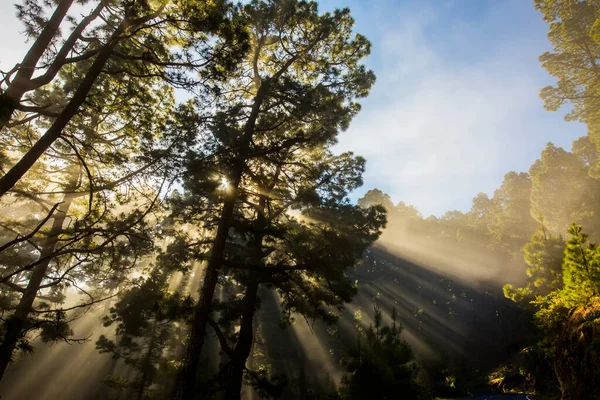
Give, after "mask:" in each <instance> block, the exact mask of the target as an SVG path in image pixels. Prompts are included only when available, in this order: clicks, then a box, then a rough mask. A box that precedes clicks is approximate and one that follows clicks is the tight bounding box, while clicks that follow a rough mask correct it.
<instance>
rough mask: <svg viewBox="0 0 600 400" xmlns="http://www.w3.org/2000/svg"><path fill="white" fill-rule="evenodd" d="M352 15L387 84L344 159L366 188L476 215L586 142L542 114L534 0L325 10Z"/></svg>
mask: <svg viewBox="0 0 600 400" xmlns="http://www.w3.org/2000/svg"><path fill="white" fill-rule="evenodd" d="M13 3H14V1H13V0H2V1H1V2H0V21H1V22H2V23H1V25H0V35H1V37H2V48H1V51H0V69H2V70H7V69H10V68H11V67H12V66H13V65H14V63H15V62H18V61H19V60H20V59H21V58H22V57H23V54H24V51H25V50H26V48H27V45H26V44H25V43H24V37H23V36H22V35H20V34H19V32H20V31H22V30H23V29H22V27H21V25H20V23H19V22H18V21H17V19H16V17H15V12H14V7H13V6H12V4H13ZM320 4H321V10H322V11H326V10H331V9H333V8H335V7H349V8H350V9H351V10H352V14H353V16H354V18H355V19H356V31H357V32H361V33H363V34H365V35H366V36H367V37H368V38H369V39H370V40H371V42H372V43H373V52H372V56H371V58H370V59H369V61H368V64H369V66H370V67H371V68H372V69H373V70H374V71H375V73H376V74H377V78H378V79H377V83H376V85H375V87H374V89H373V90H372V92H371V95H370V96H369V98H367V99H366V100H364V101H363V102H362V103H363V111H362V112H361V114H360V115H359V116H358V117H357V118H356V119H355V120H354V122H353V124H352V125H351V127H350V129H349V130H348V131H347V132H345V133H343V134H342V136H341V138H340V143H339V145H338V147H337V150H338V151H346V150H352V151H354V152H355V153H357V154H360V155H363V156H365V157H366V158H367V161H368V163H367V172H366V175H365V179H364V181H365V186H364V187H363V188H361V189H360V190H359V191H357V192H356V193H355V194H354V197H355V198H358V197H359V196H360V195H362V194H363V193H364V192H365V191H367V190H368V189H371V188H374V187H377V188H380V189H381V190H383V191H385V192H387V193H389V194H390V195H391V196H392V199H393V200H394V202H398V201H405V202H406V203H410V204H414V205H415V206H417V208H419V210H421V211H422V212H423V214H425V215H428V214H432V213H433V214H436V215H441V214H443V213H444V212H445V211H446V210H450V209H460V210H463V211H466V210H468V209H469V208H470V204H471V199H472V198H473V197H474V196H475V195H476V194H477V193H479V192H486V193H488V194H491V193H492V191H493V190H494V189H495V188H497V187H498V186H499V185H500V182H501V181H502V177H503V176H504V174H505V173H507V172H509V171H511V170H516V171H527V170H528V168H529V166H530V165H531V164H532V162H533V161H535V159H536V158H537V157H538V156H539V154H540V152H541V150H542V149H543V148H544V146H545V144H546V143H547V142H549V141H552V142H553V143H555V144H556V145H559V146H562V147H565V148H567V149H570V147H571V142H572V141H573V140H574V139H576V138H577V137H579V136H582V135H584V134H585V128H584V126H582V125H581V124H576V123H566V122H564V121H563V116H564V112H558V113H550V112H547V111H545V110H544V109H543V105H542V101H541V100H540V98H539V96H538V93H539V90H540V89H541V88H542V87H544V86H546V85H548V84H550V83H552V79H551V77H550V76H549V75H548V74H547V73H546V71H544V70H543V69H542V68H541V66H540V63H539V61H538V57H539V55H540V54H542V53H543V52H544V51H546V50H549V44H548V41H547V39H546V33H547V30H548V26H547V25H546V23H544V22H543V21H542V19H541V16H540V14H539V13H538V12H537V11H536V10H535V9H534V7H533V1H530V0H503V1H495V0H478V1H472V0H403V1H401V0H378V1H377V2H371V1H364V0H322V1H320Z"/></svg>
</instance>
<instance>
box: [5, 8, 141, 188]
mask: <svg viewBox="0 0 600 400" xmlns="http://www.w3.org/2000/svg"><path fill="white" fill-rule="evenodd" d="M130 22H131V21H129V20H128V19H127V18H126V19H124V20H123V21H122V22H121V23H120V24H119V26H118V27H117V29H116V30H115V32H113V34H112V36H111V38H110V40H109V42H108V43H107V44H106V45H104V47H103V48H102V50H100V52H99V53H98V56H97V57H96V59H95V60H94V62H93V63H92V66H91V67H90V69H89V71H88V72H87V74H86V75H85V78H83V80H82V81H81V83H80V84H79V87H78V88H77V91H76V92H75V94H74V95H73V98H72V99H71V100H70V101H69V103H68V104H67V106H66V107H65V109H64V110H63V111H62V112H61V113H60V114H59V116H58V117H57V118H56V119H55V120H54V123H53V124H52V126H50V128H48V130H47V131H46V133H44V134H43V135H42V137H40V139H39V140H38V141H37V142H36V143H35V144H34V145H33V147H31V149H29V151H28V152H27V153H25V155H24V156H23V157H22V158H21V159H20V160H19V162H17V163H16V164H15V165H14V166H13V167H12V168H11V169H10V170H9V171H8V172H7V173H6V174H5V175H4V176H3V177H2V178H0V197H1V196H3V195H4V194H5V193H6V192H8V191H9V190H10V189H12V187H13V186H14V185H15V184H16V183H17V182H18V181H19V179H21V177H22V176H23V175H25V173H26V172H27V171H29V168H31V167H32V166H33V164H35V162H36V161H37V160H38V159H39V158H40V157H41V156H42V154H44V152H45V151H46V150H48V148H49V147H50V146H51V145H52V144H53V143H54V142H55V141H56V139H58V138H59V136H60V134H61V133H62V131H63V129H64V128H65V127H66V126H67V124H68V123H69V122H70V121H71V119H72V118H73V116H74V115H75V114H76V113H77V111H78V110H79V107H80V106H81V104H83V102H84V101H85V99H86V97H87V95H88V93H89V92H90V90H91V88H92V86H93V85H94V83H95V82H96V79H97V78H98V76H99V75H100V73H101V72H102V68H104V65H105V64H106V62H107V61H108V59H109V58H110V56H111V53H112V51H113V49H114V47H115V46H116V45H117V43H118V42H119V36H121V34H122V33H123V32H124V31H125V29H126V28H127V27H128V25H129V24H130Z"/></svg>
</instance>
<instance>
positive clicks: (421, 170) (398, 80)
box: [338, 13, 541, 215]
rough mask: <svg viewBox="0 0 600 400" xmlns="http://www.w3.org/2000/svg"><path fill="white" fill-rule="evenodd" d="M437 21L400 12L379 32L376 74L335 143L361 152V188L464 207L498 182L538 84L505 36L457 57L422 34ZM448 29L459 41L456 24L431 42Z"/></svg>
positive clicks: (431, 205)
mask: <svg viewBox="0 0 600 400" xmlns="http://www.w3.org/2000/svg"><path fill="white" fill-rule="evenodd" d="M438 22H439V20H438V19H436V18H435V17H432V16H431V14H429V13H427V14H426V15H425V16H424V17H423V16H421V17H420V16H415V15H404V16H403V17H402V18H400V22H399V24H398V26H397V27H394V28H391V29H390V27H389V26H388V27H387V28H386V29H385V33H384V34H383V35H382V37H381V38H377V39H376V40H377V42H376V43H380V45H379V46H378V47H379V48H377V46H376V47H375V51H374V53H375V56H379V59H378V60H377V61H376V62H375V63H374V65H373V68H374V69H375V72H376V73H377V76H378V80H377V83H376V85H375V87H374V89H373V90H372V93H371V95H370V96H369V98H368V99H367V100H366V101H364V102H363V103H364V104H363V111H362V112H361V114H359V116H358V117H357V118H356V119H355V121H354V122H353V123H352V125H351V127H350V129H349V130H348V131H347V132H345V133H343V134H342V136H341V138H340V142H339V145H338V149H339V150H344V151H346V150H353V151H355V152H356V153H358V154H361V155H363V156H365V157H366V158H367V172H366V175H365V190H366V189H369V188H371V187H379V188H381V189H382V190H385V191H387V192H388V193H389V194H390V195H391V196H392V198H393V199H394V201H400V200H402V201H405V202H407V203H411V204H415V205H416V206H417V207H418V208H419V209H420V210H421V211H422V212H423V213H424V214H426V215H428V214H430V213H435V214H437V215H439V214H442V213H443V211H444V210H447V209H450V208H454V207H459V208H463V209H464V208H468V204H469V203H470V199H471V198H472V197H473V196H474V195H476V194H477V193H478V192H479V191H482V190H489V189H490V188H491V187H494V186H497V185H498V184H499V182H500V179H501V176H502V174H503V173H504V172H508V169H507V168H509V167H508V166H506V165H507V160H510V158H511V156H514V154H511V144H513V145H514V144H515V141H518V140H519V132H518V131H516V130H515V122H516V121H518V120H520V119H523V118H525V116H526V115H527V113H530V112H532V109H539V108H541V105H540V101H539V99H538V95H537V94H538V91H539V87H540V86H538V85H539V83H538V82H536V80H535V79H533V78H532V76H531V73H530V71H527V70H525V69H522V68H520V67H519V59H518V58H516V56H515V53H513V50H514V49H511V48H510V46H505V44H504V43H503V44H502V45H503V46H502V49H503V50H501V51H500V52H499V53H494V52H490V51H487V52H486V54H491V55H492V56H483V57H477V54H476V52H477V49H476V48H474V49H472V53H471V56H472V57H471V58H472V59H473V62H468V63H466V62H460V61H461V60H457V59H456V58H454V57H452V56H451V54H452V52H451V50H450V49H448V48H443V47H439V46H437V47H436V46H435V43H432V41H431V40H430V39H429V38H428V37H427V35H426V33H427V32H428V30H430V29H432V27H433V26H434V25H435V24H436V23H438ZM458 26H459V28H460V29H467V28H465V27H464V26H463V25H460V24H459V25H458ZM460 29H459V30H460ZM451 37H455V38H458V39H457V40H459V39H460V38H461V37H462V39H460V40H464V34H461V32H459V31H457V32H449V39H448V40H445V41H444V38H440V39H439V40H438V42H443V43H446V44H447V45H451V44H452V43H453V40H452V38H451ZM463 45H464V44H463ZM507 50H508V51H507ZM449 54H450V55H449ZM536 72H538V71H536ZM500 171H502V172H500ZM490 182H493V185H492V186H490Z"/></svg>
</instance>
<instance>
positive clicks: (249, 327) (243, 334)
mask: <svg viewBox="0 0 600 400" xmlns="http://www.w3.org/2000/svg"><path fill="white" fill-rule="evenodd" d="M259 284H260V280H259V276H258V273H257V272H256V271H251V272H250V273H249V278H248V286H247V287H246V293H245V295H244V303H243V306H242V320H241V323H240V332H239V334H238V341H237V344H236V346H235V350H234V351H233V359H232V360H231V362H230V366H229V370H228V377H227V388H226V389H225V400H239V399H240V393H241V391H242V378H243V376H244V368H245V367H246V360H247V359H248V357H249V356H250V351H251V350H252V341H253V338H254V327H253V320H254V313H255V311H256V302H257V300H258V297H257V292H258V286H259Z"/></svg>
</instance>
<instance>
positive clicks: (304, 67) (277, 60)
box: [176, 0, 374, 399]
mask: <svg viewBox="0 0 600 400" xmlns="http://www.w3.org/2000/svg"><path fill="white" fill-rule="evenodd" d="M244 12H245V14H246V15H247V18H248V22H249V27H248V29H249V31H250V32H251V42H252V50H251V52H250V56H249V57H248V59H247V60H245V62H244V63H242V64H241V65H240V68H239V69H238V70H237V71H236V73H235V74H233V75H232V79H231V80H230V81H228V83H227V85H224V86H223V85H222V86H221V87H220V88H219V89H218V90H217V92H218V93H219V94H220V96H219V98H218V102H217V103H216V108H217V111H218V112H217V114H216V116H215V118H214V119H213V125H212V128H213V132H214V134H215V135H216V137H217V138H218V139H219V141H220V143H219V145H218V147H215V148H214V149H213V150H217V151H218V153H215V154H219V155H221V152H223V151H224V152H225V155H226V156H225V157H221V160H223V161H222V162H220V163H216V162H215V161H214V160H213V161H212V163H213V168H212V169H211V170H210V171H211V174H212V175H213V182H216V183H217V185H216V186H218V185H219V184H221V183H223V186H224V188H226V189H227V190H224V191H223V192H222V200H221V202H222V206H221V207H220V211H219V214H218V215H219V216H218V218H217V219H216V220H214V222H213V223H214V224H215V225H216V226H215V225H213V227H214V240H213V241H212V244H211V249H210V256H209V257H208V263H207V269H206V276H205V278H204V281H203V284H202V288H201V291H200V299H199V302H198V305H197V307H196V312H195V315H194V318H193V324H192V332H191V337H190V342H189V346H188V350H187V354H186V358H185V363H184V369H183V371H182V376H181V378H180V381H179V384H178V390H177V394H176V398H178V399H189V398H191V397H192V394H193V385H194V382H195V377H196V371H197V368H198V361H199V358H200V353H201V351H202V346H203V343H204V335H205V332H206V325H207V324H208V321H209V319H210V312H211V307H212V302H213V297H214V293H215V289H216V286H217V282H218V279H219V275H220V269H221V268H222V266H223V264H224V254H225V249H226V246H227V239H228V236H229V231H230V228H232V227H233V220H234V214H235V212H236V211H237V210H238V209H240V208H241V207H243V197H242V194H243V193H244V191H246V190H249V189H250V188H251V186H246V185H248V184H250V181H249V179H250V178H251V176H249V175H250V174H249V172H248V167H249V165H250V163H252V160H253V159H254V158H255V157H256V156H257V155H261V154H263V155H269V154H274V155H276V154H278V153H280V154H285V152H286V151H287V150H288V149H291V148H295V151H296V152H298V153H300V154H301V153H302V152H303V150H304V149H306V148H311V147H312V148H314V147H316V146H318V145H320V146H326V145H329V144H332V143H334V142H335V138H336V135H337V133H338V131H339V130H340V129H344V128H346V127H347V126H348V123H349V121H350V119H351V117H352V116H353V115H354V114H355V113H356V112H357V111H358V110H359V106H358V104H357V103H356V102H355V99H356V98H357V97H362V96H365V95H366V94H367V93H368V90H369V88H370V86H371V84H372V83H373V80H374V77H373V74H372V73H371V72H370V71H367V70H366V69H365V68H364V66H362V65H361V64H360V63H359V62H360V60H361V59H362V58H363V57H364V56H366V55H367V54H368V53H369V47H370V46H369V43H368V42H367V40H366V39H365V38H364V37H362V36H360V35H356V36H355V37H354V39H353V38H352V32H351V27H352V24H353V21H352V19H351V18H350V15H349V11H348V10H337V11H335V12H334V13H333V14H329V13H328V14H323V15H319V14H318V11H317V5H316V3H312V2H296V1H293V0H280V1H268V2H258V1H255V2H252V3H250V4H249V5H247V6H246V7H245V8H244ZM220 148H221V149H222V148H224V150H220ZM279 149H281V150H279ZM207 153H209V154H211V153H212V152H211V151H208V152H207ZM202 158H203V156H199V157H196V159H202ZM201 165H202V164H201V163H200V164H197V165H196V167H198V166H201ZM194 172H195V171H194V170H192V171H191V173H194ZM207 174H208V173H207ZM205 176H206V175H205ZM203 180H204V181H206V180H205V179H203ZM217 204H218V203H217Z"/></svg>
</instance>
